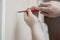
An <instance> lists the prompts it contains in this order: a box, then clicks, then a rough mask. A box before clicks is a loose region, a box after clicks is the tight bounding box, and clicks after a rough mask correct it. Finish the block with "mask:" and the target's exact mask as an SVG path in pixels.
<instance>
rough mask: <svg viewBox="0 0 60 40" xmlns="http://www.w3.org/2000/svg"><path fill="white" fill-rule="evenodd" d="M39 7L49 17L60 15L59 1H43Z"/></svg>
mask: <svg viewBox="0 0 60 40" xmlns="http://www.w3.org/2000/svg"><path fill="white" fill-rule="evenodd" d="M37 9H38V10H40V11H41V12H42V13H43V14H44V15H45V16H48V17H59V16H60V2H58V1H50V2H45V3H41V4H40V5H39V7H38V8H37Z"/></svg>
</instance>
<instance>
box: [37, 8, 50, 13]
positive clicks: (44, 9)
mask: <svg viewBox="0 0 60 40" xmlns="http://www.w3.org/2000/svg"><path fill="white" fill-rule="evenodd" d="M37 10H40V11H43V12H49V8H48V7H38V8H37Z"/></svg>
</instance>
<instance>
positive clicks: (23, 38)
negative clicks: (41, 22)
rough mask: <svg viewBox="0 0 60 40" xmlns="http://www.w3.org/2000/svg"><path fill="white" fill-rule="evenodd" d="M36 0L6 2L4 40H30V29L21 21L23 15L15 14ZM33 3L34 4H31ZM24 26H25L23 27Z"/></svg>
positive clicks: (8, 0)
mask: <svg viewBox="0 0 60 40" xmlns="http://www.w3.org/2000/svg"><path fill="white" fill-rule="evenodd" d="M31 1H32V3H31ZM33 1H35V2H36V0H6V28H5V29H6V34H5V35H6V39H5V40H31V39H32V34H31V29H30V28H29V27H28V26H27V24H26V23H25V22H24V20H23V17H24V16H23V15H24V14H23V13H20V14H19V13H17V11H19V10H24V9H26V8H28V7H31V5H36V3H35V2H33ZM33 3H34V4H33ZM25 24H26V25H25Z"/></svg>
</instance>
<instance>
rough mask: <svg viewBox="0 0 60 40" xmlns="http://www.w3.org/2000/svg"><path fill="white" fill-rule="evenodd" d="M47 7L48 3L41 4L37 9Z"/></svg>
mask: <svg viewBox="0 0 60 40" xmlns="http://www.w3.org/2000/svg"><path fill="white" fill-rule="evenodd" d="M48 6H50V2H45V3H41V4H40V5H39V7H48Z"/></svg>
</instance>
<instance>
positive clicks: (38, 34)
mask: <svg viewBox="0 0 60 40" xmlns="http://www.w3.org/2000/svg"><path fill="white" fill-rule="evenodd" d="M32 34H33V37H34V38H35V40H45V35H44V33H43V31H42V29H41V25H39V23H35V24H34V25H33V27H32Z"/></svg>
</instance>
